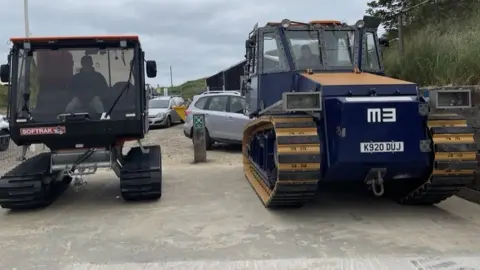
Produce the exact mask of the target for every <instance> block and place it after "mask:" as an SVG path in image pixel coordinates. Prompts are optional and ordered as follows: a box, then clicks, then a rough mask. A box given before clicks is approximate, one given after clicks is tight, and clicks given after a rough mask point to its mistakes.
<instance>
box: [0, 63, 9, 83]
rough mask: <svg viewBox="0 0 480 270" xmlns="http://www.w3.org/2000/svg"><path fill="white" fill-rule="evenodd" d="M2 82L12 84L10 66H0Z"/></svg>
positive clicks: (0, 79)
mask: <svg viewBox="0 0 480 270" xmlns="http://www.w3.org/2000/svg"><path fill="white" fill-rule="evenodd" d="M0 81H1V82H2V83H9V82H10V65H9V64H6V65H1V66H0Z"/></svg>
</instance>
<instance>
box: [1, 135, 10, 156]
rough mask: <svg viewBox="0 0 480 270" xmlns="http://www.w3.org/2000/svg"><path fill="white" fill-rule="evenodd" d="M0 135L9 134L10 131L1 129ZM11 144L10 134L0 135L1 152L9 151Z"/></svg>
mask: <svg viewBox="0 0 480 270" xmlns="http://www.w3.org/2000/svg"><path fill="white" fill-rule="evenodd" d="M0 135H1V136H4V135H9V133H8V132H7V131H5V130H1V131H0ZM9 146H10V136H7V137H0V152H4V151H7V150H8V147H9Z"/></svg>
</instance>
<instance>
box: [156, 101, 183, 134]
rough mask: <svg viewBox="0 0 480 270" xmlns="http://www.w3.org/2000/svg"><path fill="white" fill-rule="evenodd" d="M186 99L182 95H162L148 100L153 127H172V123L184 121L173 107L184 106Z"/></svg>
mask: <svg viewBox="0 0 480 270" xmlns="http://www.w3.org/2000/svg"><path fill="white" fill-rule="evenodd" d="M184 102H185V101H184V100H183V98H181V97H173V96H162V97H156V98H153V99H150V100H149V101H148V120H149V122H150V126H151V127H159V126H162V127H170V126H171V125H172V123H183V120H182V118H180V116H179V115H178V113H177V112H176V111H175V110H174V109H173V108H172V107H173V106H182V105H183V104H184Z"/></svg>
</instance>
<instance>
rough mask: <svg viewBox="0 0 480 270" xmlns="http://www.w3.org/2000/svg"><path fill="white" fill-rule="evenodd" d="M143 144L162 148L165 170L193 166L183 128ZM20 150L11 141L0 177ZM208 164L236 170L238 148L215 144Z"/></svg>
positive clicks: (37, 149) (152, 135)
mask: <svg viewBox="0 0 480 270" xmlns="http://www.w3.org/2000/svg"><path fill="white" fill-rule="evenodd" d="M143 144H144V145H154V144H159V145H160V146H161V147H162V165H163V167H164V168H167V169H168V167H172V166H187V165H191V164H192V163H193V144H192V141H191V140H190V139H188V138H186V137H185V136H184V135H183V125H175V126H172V127H170V128H160V129H154V130H151V131H150V132H149V133H148V134H147V136H146V138H145V139H144V140H143ZM136 145H137V143H136V142H128V143H127V144H126V147H125V151H128V149H129V147H132V146H136ZM33 148H34V149H33ZM21 149H22V147H20V146H17V145H15V143H14V142H12V141H11V142H10V147H9V149H8V150H7V151H5V152H0V175H3V174H4V173H5V172H7V171H8V170H10V169H12V168H13V167H14V166H15V165H17V164H19V161H17V158H18V157H19V156H20V154H21ZM32 150H33V151H32ZM45 151H48V148H46V147H44V146H43V145H35V146H34V147H32V148H31V149H30V150H29V151H28V154H27V157H30V156H34V155H37V154H39V153H41V152H45ZM207 160H208V161H207V164H209V165H210V164H215V165H217V164H218V165H226V166H230V165H232V166H235V165H236V166H238V165H239V164H241V162H242V158H241V147H240V146H233V145H219V144H216V145H214V147H213V149H212V150H211V151H208V152H207Z"/></svg>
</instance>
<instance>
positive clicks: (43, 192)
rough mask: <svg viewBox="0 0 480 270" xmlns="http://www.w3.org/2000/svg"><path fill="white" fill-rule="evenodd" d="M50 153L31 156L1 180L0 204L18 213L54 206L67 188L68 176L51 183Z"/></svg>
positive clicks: (69, 180) (69, 179)
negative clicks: (22, 210)
mask: <svg viewBox="0 0 480 270" xmlns="http://www.w3.org/2000/svg"><path fill="white" fill-rule="evenodd" d="M49 173H50V153H41V154H38V155H36V156H34V157H31V158H29V159H27V160H25V161H24V162H22V163H20V164H19V165H18V166H16V167H15V168H13V169H12V170H11V171H9V172H7V173H6V174H5V175H4V176H3V177H2V178H1V179H0V205H1V207H2V208H6V209H12V210H20V209H34V208H40V207H45V206H48V205H50V204H51V203H53V202H54V201H55V200H56V199H57V198H58V197H59V196H60V195H61V194H63V192H64V191H65V190H66V189H67V188H68V187H69V184H70V182H71V178H70V177H64V179H63V181H53V178H54V177H53V176H52V175H50V174H49Z"/></svg>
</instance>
